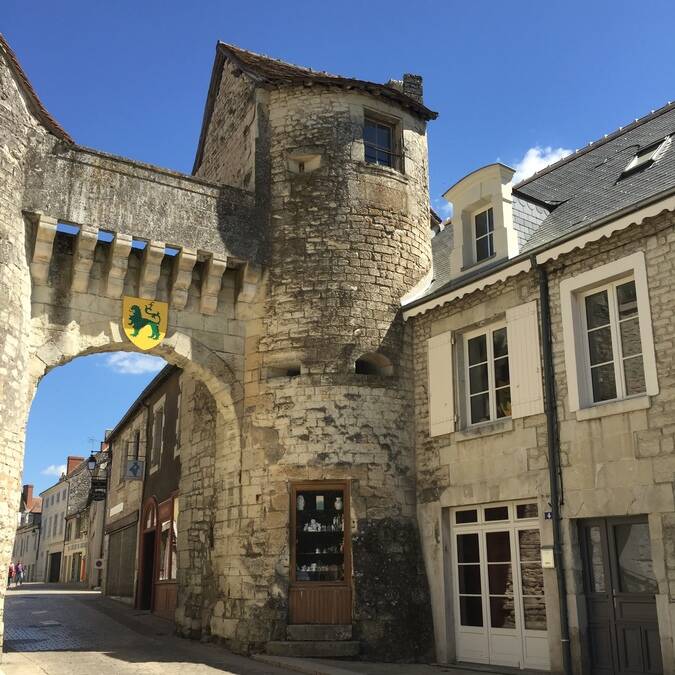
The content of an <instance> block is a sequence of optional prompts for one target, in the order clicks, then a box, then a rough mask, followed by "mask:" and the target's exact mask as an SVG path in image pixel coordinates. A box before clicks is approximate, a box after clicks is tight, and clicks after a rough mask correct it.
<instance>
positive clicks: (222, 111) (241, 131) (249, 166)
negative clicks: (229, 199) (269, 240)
mask: <svg viewBox="0 0 675 675" xmlns="http://www.w3.org/2000/svg"><path fill="white" fill-rule="evenodd" d="M214 75H216V74H214ZM219 75H220V86H219V87H218V91H217V93H216V95H215V97H214V104H213V113H212V115H211V122H210V124H209V127H208V129H207V133H206V137H205V139H204V148H203V160H202V163H201V165H200V166H199V168H198V169H197V171H196V175H197V176H203V177H205V178H208V180H210V181H214V182H216V183H219V184H221V185H229V186H232V187H237V188H242V189H244V190H252V189H253V187H254V185H255V138H256V118H255V114H256V106H255V87H254V86H253V84H252V83H251V81H250V79H249V78H248V77H244V76H242V73H241V70H238V69H237V68H236V67H235V66H234V65H233V64H232V63H231V62H230V61H226V62H225V63H224V65H223V69H222V71H221V73H220V74H219Z"/></svg>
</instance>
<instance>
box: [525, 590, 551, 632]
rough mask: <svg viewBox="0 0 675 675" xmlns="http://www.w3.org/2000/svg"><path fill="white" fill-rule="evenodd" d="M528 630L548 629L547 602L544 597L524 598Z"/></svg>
mask: <svg viewBox="0 0 675 675" xmlns="http://www.w3.org/2000/svg"><path fill="white" fill-rule="evenodd" d="M523 614H524V615H525V628H526V629H527V630H546V603H545V602H544V599H543V598H541V599H540V598H523Z"/></svg>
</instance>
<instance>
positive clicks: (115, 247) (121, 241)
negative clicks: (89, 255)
mask: <svg viewBox="0 0 675 675" xmlns="http://www.w3.org/2000/svg"><path fill="white" fill-rule="evenodd" d="M131 242H132V237H131V235H129V234H121V233H120V232H117V233H116V234H115V239H113V242H112V244H111V245H110V258H109V260H108V278H107V279H106V289H105V294H106V295H107V296H108V297H109V298H120V297H122V293H123V292H124V279H125V278H126V276H127V267H128V266H129V253H130V252H131Z"/></svg>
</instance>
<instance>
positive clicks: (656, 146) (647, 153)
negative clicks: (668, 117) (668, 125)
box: [621, 136, 671, 177]
mask: <svg viewBox="0 0 675 675" xmlns="http://www.w3.org/2000/svg"><path fill="white" fill-rule="evenodd" d="M670 142H671V138H670V136H666V138H664V139H663V140H662V141H659V142H658V143H652V145H648V146H647V147H646V148H642V149H641V150H639V151H638V152H637V154H636V155H635V156H634V157H633V158H632V159H631V160H630V162H628V164H627V165H626V168H625V169H624V170H623V173H622V174H621V176H622V177H623V176H627V175H628V174H631V173H633V172H635V171H638V170H639V169H645V168H647V167H648V166H651V165H652V164H654V162H656V161H657V160H659V159H661V156H662V155H663V153H664V152H665V151H666V150H667V149H668V147H669V146H670Z"/></svg>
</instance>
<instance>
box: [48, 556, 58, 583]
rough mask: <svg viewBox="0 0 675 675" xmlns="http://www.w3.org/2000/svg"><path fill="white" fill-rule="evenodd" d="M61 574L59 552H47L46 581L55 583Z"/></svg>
mask: <svg viewBox="0 0 675 675" xmlns="http://www.w3.org/2000/svg"><path fill="white" fill-rule="evenodd" d="M60 576H61V552H58V553H50V554H49V574H48V576H47V581H48V582H49V583H50V584H56V583H58V581H59V577H60Z"/></svg>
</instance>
